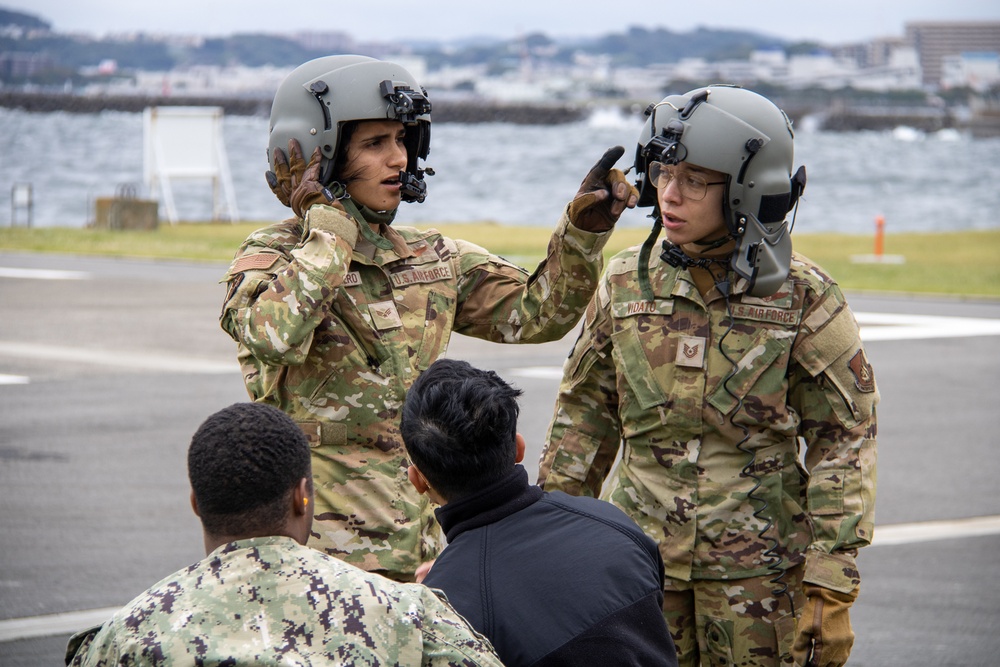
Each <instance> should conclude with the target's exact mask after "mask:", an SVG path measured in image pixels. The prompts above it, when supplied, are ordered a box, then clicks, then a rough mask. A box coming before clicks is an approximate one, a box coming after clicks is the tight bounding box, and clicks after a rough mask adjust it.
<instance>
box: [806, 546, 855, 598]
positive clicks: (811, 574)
mask: <svg viewBox="0 0 1000 667" xmlns="http://www.w3.org/2000/svg"><path fill="white" fill-rule="evenodd" d="M802 580H803V581H804V582H806V583H810V584H816V585H817V586H822V587H824V588H829V589H831V590H834V591H839V592H841V593H851V592H853V591H854V590H855V589H856V588H857V587H858V586H860V585H861V574H860V573H859V572H858V567H857V564H856V563H855V561H854V556H853V555H851V554H849V553H833V554H828V553H824V552H822V551H816V550H809V551H807V552H806V565H805V571H804V573H803V575H802Z"/></svg>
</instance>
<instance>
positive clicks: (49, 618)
mask: <svg viewBox="0 0 1000 667" xmlns="http://www.w3.org/2000/svg"><path fill="white" fill-rule="evenodd" d="M996 534H1000V515H994V516H980V517H972V518H969V519H953V520H950V521H924V522H920V523H900V524H892V525H888V526H875V539H874V540H873V541H872V546H873V547H878V546H889V545H895V544H912V543H914V542H932V541H935V540H950V539H961V538H963V537H980V536H983V535H996ZM118 609H119V608H118V607H106V608H104V609H88V610H84V611H71V612H67V613H65V614H48V615H45V616H29V617H27V618H13V619H9V620H6V621H0V642H9V641H14V640H18V639H31V638H33V637H48V636H51V635H59V634H72V633H74V632H77V631H79V630H85V629H87V628H90V627H93V626H95V625H97V624H98V623H103V622H104V621H106V620H108V619H109V618H110V617H111V616H112V615H113V614H114V613H115V612H116V611H118Z"/></svg>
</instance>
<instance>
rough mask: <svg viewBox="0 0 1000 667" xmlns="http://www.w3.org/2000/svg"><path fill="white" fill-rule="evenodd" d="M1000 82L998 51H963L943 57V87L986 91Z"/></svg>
mask: <svg viewBox="0 0 1000 667" xmlns="http://www.w3.org/2000/svg"><path fill="white" fill-rule="evenodd" d="M998 84H1000V54H998V53H997V52H996V51H983V52H972V53H962V54H959V55H957V56H951V55H949V56H944V58H942V59H941V87H942V88H962V87H969V88H972V89H973V90H978V91H980V92H984V91H986V90H989V89H990V88H992V87H993V86H996V85H998Z"/></svg>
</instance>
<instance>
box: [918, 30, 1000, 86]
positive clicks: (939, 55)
mask: <svg viewBox="0 0 1000 667" xmlns="http://www.w3.org/2000/svg"><path fill="white" fill-rule="evenodd" d="M906 39H907V41H909V42H910V43H911V44H913V47H914V48H915V49H916V51H917V54H918V56H919V58H920V67H921V69H922V71H923V83H924V85H925V86H931V87H934V88H936V87H939V86H941V85H942V83H943V81H942V75H943V73H944V59H945V58H946V57H948V56H960V55H961V54H963V53H972V52H978V53H1000V21H961V22H959V21H947V22H945V21H920V22H915V23H907V24H906Z"/></svg>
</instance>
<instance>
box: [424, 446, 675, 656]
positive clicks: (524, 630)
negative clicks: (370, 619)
mask: <svg viewBox="0 0 1000 667" xmlns="http://www.w3.org/2000/svg"><path fill="white" fill-rule="evenodd" d="M436 515H437V518H438V521H439V522H440V523H441V526H442V528H443V529H444V531H445V534H446V535H447V537H448V546H447V547H446V548H445V550H444V551H443V552H442V553H441V555H440V556H439V557H438V559H437V561H436V562H435V564H434V567H433V568H432V569H431V571H430V574H428V576H427V578H426V579H425V580H424V584H426V585H428V586H431V587H433V588H439V589H441V590H443V591H444V592H445V594H446V595H447V596H448V599H449V600H450V601H451V603H452V604H453V605H454V607H455V609H457V610H458V612H459V613H460V614H462V615H463V616H464V617H465V618H466V619H468V621H469V622H470V623H471V624H472V625H473V627H475V628H476V629H477V630H479V631H480V632H481V633H483V634H484V635H486V636H487V637H488V638H489V639H490V641H491V642H492V643H493V646H494V647H495V648H496V650H497V653H498V654H499V655H500V659H501V660H502V661H503V663H504V664H505V665H507V666H508V667H516V666H521V665H523V666H527V665H534V666H538V667H542V666H549V665H573V666H578V665H602V666H604V665H612V666H613V665H623V666H624V665H629V666H634V665H654V666H663V667H675V666H676V665H677V658H676V655H675V652H674V644H673V641H672V640H671V639H670V634H669V632H668V630H667V625H666V623H665V622H664V620H663V615H662V612H661V610H660V606H661V604H662V602H663V592H662V591H663V561H662V559H661V558H660V553H659V551H658V549H657V548H656V544H655V543H654V542H653V540H651V539H650V538H649V537H647V536H646V535H645V534H644V533H643V532H642V531H641V530H640V529H639V527H638V526H637V525H636V524H635V523H634V522H633V521H632V520H631V519H630V518H628V517H627V516H626V515H625V514H624V513H622V512H621V511H620V510H618V508H616V507H614V506H613V505H611V504H610V503H606V502H603V501H601V500H596V499H594V498H583V497H575V496H569V495H566V494H564V493H561V492H554V493H546V492H544V491H542V490H541V489H540V488H539V487H537V486H531V485H529V484H528V474H527V472H526V471H525V469H524V468H523V467H522V466H517V467H516V468H515V470H514V471H512V472H511V473H510V475H508V476H507V477H506V478H505V479H504V480H502V481H500V482H498V483H496V484H494V485H492V486H489V487H487V488H485V489H483V490H482V491H481V492H479V493H477V494H475V495H473V496H469V497H466V498H463V499H461V500H459V501H456V502H451V503H448V504H447V505H446V506H444V507H442V508H440V509H438V510H437V511H436Z"/></svg>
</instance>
